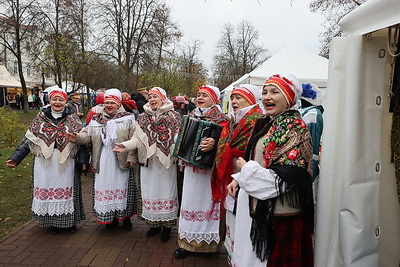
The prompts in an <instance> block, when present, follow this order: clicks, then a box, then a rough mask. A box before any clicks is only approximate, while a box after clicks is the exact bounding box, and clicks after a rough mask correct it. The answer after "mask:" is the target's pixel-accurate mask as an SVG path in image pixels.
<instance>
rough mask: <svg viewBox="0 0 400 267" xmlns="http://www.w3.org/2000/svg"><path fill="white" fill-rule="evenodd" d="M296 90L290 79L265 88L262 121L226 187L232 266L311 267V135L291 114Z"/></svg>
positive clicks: (283, 78)
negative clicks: (232, 208)
mask: <svg viewBox="0 0 400 267" xmlns="http://www.w3.org/2000/svg"><path fill="white" fill-rule="evenodd" d="M301 91H302V88H301V84H300V83H299V82H298V81H297V79H296V78H295V77H294V76H292V75H274V76H272V77H270V78H269V79H268V80H267V81H266V83H265V84H264V87H263V90H262V103H263V105H264V108H265V110H266V116H264V117H262V118H260V119H258V120H257V121H256V124H255V125H254V128H253V132H252V135H251V137H250V140H249V143H248V146H247V148H246V152H245V155H244V158H242V157H239V158H238V160H237V162H236V166H237V168H238V169H239V172H238V173H236V174H234V175H232V176H233V178H234V179H233V180H232V182H231V183H230V184H229V185H228V192H229V194H230V195H231V196H232V197H237V203H236V222H235V225H236V231H235V236H234V240H235V248H234V251H233V254H232V257H231V264H232V266H299V267H300V266H313V246H312V231H313V227H314V226H313V222H314V216H313V211H314V210H313V208H314V204H313V195H312V179H311V160H312V144H311V135H310V132H309V131H308V129H307V126H306V124H305V123H304V121H303V120H302V119H301V115H300V113H299V112H298V111H297V110H295V109H294V105H295V103H296V101H297V100H298V99H299V97H300V95H301ZM239 188H240V190H239V192H238V194H237V190H238V189H239ZM238 229H240V231H239V230H238Z"/></svg>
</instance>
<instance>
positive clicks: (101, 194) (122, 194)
mask: <svg viewBox="0 0 400 267" xmlns="http://www.w3.org/2000/svg"><path fill="white" fill-rule="evenodd" d="M127 191H128V190H127V189H125V190H121V189H115V190H104V191H100V190H96V193H95V199H96V201H108V200H114V199H119V200H123V199H125V198H126V195H127Z"/></svg>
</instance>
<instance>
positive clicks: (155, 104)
mask: <svg viewBox="0 0 400 267" xmlns="http://www.w3.org/2000/svg"><path fill="white" fill-rule="evenodd" d="M148 102H149V105H150V108H151V110H153V111H156V110H157V109H158V108H159V107H161V106H162V105H163V102H162V99H161V98H160V97H159V96H157V95H156V94H149V100H148Z"/></svg>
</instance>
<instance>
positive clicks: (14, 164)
mask: <svg viewBox="0 0 400 267" xmlns="http://www.w3.org/2000/svg"><path fill="white" fill-rule="evenodd" d="M6 165H7V166H8V167H10V168H15V166H17V162H16V161H15V160H13V159H9V160H7V161H6Z"/></svg>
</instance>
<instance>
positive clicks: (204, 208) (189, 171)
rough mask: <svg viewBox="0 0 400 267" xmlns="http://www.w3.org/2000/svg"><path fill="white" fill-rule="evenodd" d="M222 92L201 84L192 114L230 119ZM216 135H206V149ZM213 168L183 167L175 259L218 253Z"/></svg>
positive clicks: (224, 119)
mask: <svg viewBox="0 0 400 267" xmlns="http://www.w3.org/2000/svg"><path fill="white" fill-rule="evenodd" d="M219 97H220V92H219V89H218V88H217V87H214V86H210V85H206V86H201V87H200V89H199V91H198V92H197V98H196V103H197V107H196V109H194V110H193V111H192V112H191V113H190V116H196V117H201V118H202V119H205V120H207V121H210V122H213V123H216V124H221V123H223V122H226V121H227V117H226V115H225V114H224V113H222V111H221V109H220V107H219V106H218V105H217V103H218V101H219ZM215 142H217V140H214V139H213V138H206V139H205V140H204V141H203V142H202V143H201V145H200V146H201V147H202V150H203V151H209V150H211V149H213V147H214V145H215ZM210 176H211V169H203V168H199V167H195V166H192V165H188V166H186V167H185V170H184V177H185V178H184V181H183V193H182V204H181V210H180V218H179V229H178V246H179V248H178V249H177V250H176V251H175V257H176V258H178V259H179V258H184V257H186V255H187V254H188V253H189V252H202V253H211V252H216V251H217V250H218V248H219V244H220V241H221V239H220V235H219V223H220V205H219V204H218V205H214V203H213V201H212V196H211V182H210Z"/></svg>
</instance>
